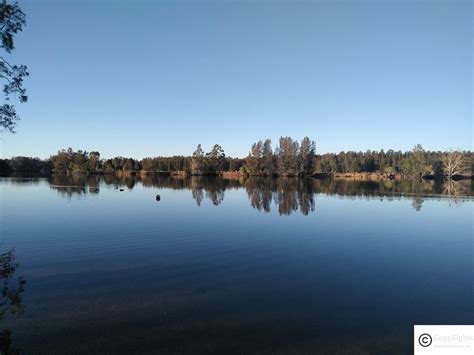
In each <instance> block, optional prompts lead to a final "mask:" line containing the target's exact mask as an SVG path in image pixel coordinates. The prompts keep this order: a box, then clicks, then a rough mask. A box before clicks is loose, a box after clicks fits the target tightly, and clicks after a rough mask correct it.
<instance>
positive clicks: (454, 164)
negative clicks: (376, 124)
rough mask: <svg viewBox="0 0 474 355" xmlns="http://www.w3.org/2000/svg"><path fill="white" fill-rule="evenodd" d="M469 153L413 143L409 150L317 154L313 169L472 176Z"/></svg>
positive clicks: (337, 171)
mask: <svg viewBox="0 0 474 355" xmlns="http://www.w3.org/2000/svg"><path fill="white" fill-rule="evenodd" d="M473 160H474V155H473V153H472V152H468V151H464V152H441V151H437V152H434V151H425V150H424V149H423V147H422V146H421V145H419V144H418V145H416V146H415V147H414V148H413V150H411V151H409V152H401V151H394V150H387V151H386V152H385V151H384V150H381V151H379V152H377V151H367V152H340V153H339V154H332V153H330V154H322V155H318V156H316V164H315V172H320V173H360V172H367V173H382V174H400V175H404V176H411V177H427V176H431V177H443V176H447V177H452V176H455V175H471V174H472V171H473Z"/></svg>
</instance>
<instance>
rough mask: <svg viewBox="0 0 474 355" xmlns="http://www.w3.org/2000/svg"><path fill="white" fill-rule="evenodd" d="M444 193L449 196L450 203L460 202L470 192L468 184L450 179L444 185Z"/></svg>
mask: <svg viewBox="0 0 474 355" xmlns="http://www.w3.org/2000/svg"><path fill="white" fill-rule="evenodd" d="M471 188H472V186H471ZM443 193H444V195H446V196H447V197H448V199H449V203H450V204H459V203H461V202H463V201H464V197H465V196H466V195H468V194H469V190H468V187H467V184H465V183H463V181H455V180H452V179H448V180H446V181H445V183H444V185H443Z"/></svg>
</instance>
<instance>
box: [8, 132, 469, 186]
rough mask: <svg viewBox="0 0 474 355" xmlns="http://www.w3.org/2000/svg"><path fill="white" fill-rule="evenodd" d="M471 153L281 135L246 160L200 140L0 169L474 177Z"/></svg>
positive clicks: (65, 154) (19, 161) (18, 161)
mask: <svg viewBox="0 0 474 355" xmlns="http://www.w3.org/2000/svg"><path fill="white" fill-rule="evenodd" d="M473 167H474V155H473V153H472V152H470V151H463V152H459V151H451V152H441V151H426V150H424V149H423V147H422V146H421V145H419V144H418V145H416V146H415V147H414V148H413V149H412V150H411V151H408V152H402V151H394V150H387V151H384V150H380V151H366V152H352V151H348V152H340V153H338V154H334V153H327V154H316V144H315V142H314V141H313V140H311V139H310V138H308V137H304V138H303V139H302V140H301V141H299V142H298V141H297V140H294V139H292V138H291V137H281V138H280V139H279V141H278V145H277V146H276V147H275V148H273V147H272V142H271V140H270V139H265V140H260V141H258V142H256V143H254V144H252V146H251V147H250V150H249V154H248V155H247V157H245V158H233V157H229V156H227V155H226V154H225V152H224V149H223V148H222V147H221V146H220V145H218V144H215V145H214V146H213V147H212V148H211V150H210V151H208V152H207V153H206V152H204V150H203V148H202V146H201V145H200V144H199V145H198V146H197V148H196V150H195V151H194V152H193V154H192V155H190V156H171V157H161V156H158V157H149V158H144V159H140V160H138V159H133V158H130V157H128V158H127V157H115V158H109V159H103V158H102V157H101V155H100V153H99V152H97V151H91V152H87V151H85V150H77V151H75V150H73V149H71V148H69V149H63V150H60V151H58V152H57V154H54V155H52V156H51V157H50V158H49V159H44V160H42V159H39V158H31V157H13V158H11V159H0V173H2V174H8V173H15V172H36V173H44V174H49V173H54V174H117V173H121V174H134V173H138V172H145V173H164V174H174V173H180V174H191V175H220V174H222V173H224V172H239V173H240V175H243V176H314V175H315V174H327V175H331V174H336V173H379V174H384V175H386V176H390V175H395V174H398V175H401V176H406V177H415V178H424V177H454V176H459V175H464V176H466V175H472V171H473Z"/></svg>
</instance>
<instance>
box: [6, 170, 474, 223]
mask: <svg viewBox="0 0 474 355" xmlns="http://www.w3.org/2000/svg"><path fill="white" fill-rule="evenodd" d="M11 181H12V182H11V183H12V184H13V183H15V184H31V183H37V182H38V181H39V180H38V181H36V180H35V181H34V182H32V180H31V179H26V180H20V179H14V180H11ZM49 183H50V187H51V189H54V190H56V191H58V193H59V195H60V196H63V197H66V198H71V197H80V196H87V195H88V194H98V193H99V192H100V186H101V185H105V186H111V185H112V186H115V187H116V188H119V187H120V188H122V187H125V186H126V187H128V188H129V189H133V188H134V186H135V185H136V184H139V183H141V184H142V185H143V186H145V187H156V188H168V189H173V190H182V189H188V190H191V192H192V197H193V198H194V199H195V200H196V202H197V204H198V205H201V203H202V200H203V199H204V198H207V199H209V200H210V201H211V202H212V203H213V204H214V205H219V204H220V203H221V202H222V201H223V199H224V193H225V190H229V189H238V188H241V187H242V186H244V187H245V189H246V191H247V194H248V197H249V200H250V204H251V206H252V207H253V208H255V209H257V210H259V211H264V212H270V210H271V205H272V203H274V204H275V205H278V210H279V211H280V213H281V214H291V213H292V212H293V211H295V210H300V212H302V213H303V214H309V213H310V212H312V211H313V210H314V195H315V194H316V193H324V194H328V195H337V196H344V197H354V198H355V197H362V198H367V199H369V198H373V197H377V198H379V199H380V200H389V201H390V200H393V199H399V198H402V197H403V196H416V197H417V198H421V197H423V198H425V197H427V196H431V197H434V196H438V197H449V198H450V201H454V202H455V203H458V202H462V201H464V200H465V199H466V196H472V195H473V190H474V180H458V181H454V180H445V181H443V180H416V179H409V180H384V181H351V180H343V179H322V180H321V179H312V178H309V179H301V178H258V177H250V178H247V179H241V180H235V179H224V178H221V177H206V176H193V177H184V176H169V175H160V174H138V175H122V176H117V175H114V174H106V175H69V176H66V175H52V176H51V177H50V178H49ZM413 206H414V208H415V209H417V210H419V209H420V208H421V203H420V201H415V202H414V204H413ZM415 206H416V207H415Z"/></svg>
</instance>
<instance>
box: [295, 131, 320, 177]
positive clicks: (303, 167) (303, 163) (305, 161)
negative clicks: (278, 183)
mask: <svg viewBox="0 0 474 355" xmlns="http://www.w3.org/2000/svg"><path fill="white" fill-rule="evenodd" d="M315 153H316V143H314V141H311V140H310V139H309V138H308V137H304V138H303V139H302V140H301V144H300V149H299V154H298V162H299V174H300V175H311V174H312V173H313V172H314V155H315Z"/></svg>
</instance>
